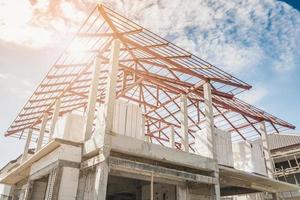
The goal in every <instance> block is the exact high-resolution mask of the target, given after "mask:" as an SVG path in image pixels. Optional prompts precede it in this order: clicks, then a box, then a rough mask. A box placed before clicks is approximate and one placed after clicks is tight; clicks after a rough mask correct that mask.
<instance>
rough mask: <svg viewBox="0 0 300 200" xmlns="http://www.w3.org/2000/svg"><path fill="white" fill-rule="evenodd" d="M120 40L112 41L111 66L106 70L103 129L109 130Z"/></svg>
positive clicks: (113, 108) (112, 113) (113, 104)
mask: <svg viewBox="0 0 300 200" xmlns="http://www.w3.org/2000/svg"><path fill="white" fill-rule="evenodd" d="M120 45H121V43H120V40H118V39H116V40H114V41H113V43H112V48H111V58H110V64H111V67H110V68H109V71H108V79H107V86H106V92H105V102H104V103H105V105H106V106H105V110H104V117H105V129H106V130H109V131H111V130H112V128H113V117H114V110H115V102H116V89H117V88H116V86H117V75H118V68H119V55H120Z"/></svg>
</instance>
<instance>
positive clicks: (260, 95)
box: [239, 84, 268, 105]
mask: <svg viewBox="0 0 300 200" xmlns="http://www.w3.org/2000/svg"><path fill="white" fill-rule="evenodd" d="M267 95H268V89H267V88H266V87H265V86H264V85H261V84H258V85H257V86H256V87H254V88H252V89H251V90H250V91H248V92H244V93H242V94H240V95H239V98H240V99H241V100H243V101H246V102H247V103H249V104H253V105H258V104H259V103H260V102H261V101H262V100H263V99H264V98H265V97H266V96H267Z"/></svg>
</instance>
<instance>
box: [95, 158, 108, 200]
mask: <svg viewBox="0 0 300 200" xmlns="http://www.w3.org/2000/svg"><path fill="white" fill-rule="evenodd" d="M108 171H109V167H108V163H107V160H105V161H103V162H101V163H100V164H98V166H97V167H96V174H95V184H94V185H95V186H94V187H95V188H94V195H93V196H94V198H93V199H95V200H105V199H106V190H107V180H108Z"/></svg>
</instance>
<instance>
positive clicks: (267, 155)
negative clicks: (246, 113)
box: [259, 121, 274, 178]
mask: <svg viewBox="0 0 300 200" xmlns="http://www.w3.org/2000/svg"><path fill="white" fill-rule="evenodd" d="M259 128H260V134H261V141H262V147H263V153H264V156H265V163H266V171H267V175H268V177H269V178H274V176H273V172H274V168H273V164H272V158H271V153H270V148H269V140H268V134H267V129H266V123H265V122H264V121H262V122H261V123H260V127H259Z"/></svg>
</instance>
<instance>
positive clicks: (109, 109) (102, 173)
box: [93, 39, 121, 200]
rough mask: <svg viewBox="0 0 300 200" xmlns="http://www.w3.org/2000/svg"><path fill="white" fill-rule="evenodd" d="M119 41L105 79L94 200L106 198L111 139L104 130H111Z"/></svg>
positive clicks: (116, 41) (114, 48)
mask: <svg viewBox="0 0 300 200" xmlns="http://www.w3.org/2000/svg"><path fill="white" fill-rule="evenodd" d="M120 45H121V44H120V41H119V40H118V39H116V40H114V41H113V43H112V47H111V58H110V65H111V67H110V68H109V72H108V79H107V86H106V92H105V101H104V111H103V113H102V114H103V117H104V127H103V132H100V134H101V137H103V148H102V149H101V150H100V152H99V154H100V155H102V156H103V158H104V159H103V161H102V162H101V163H100V164H98V166H97V167H96V175H95V184H94V187H95V188H94V194H93V199H95V200H105V199H106V189H107V180H108V172H109V167H108V160H107V158H108V157H109V154H110V147H111V141H110V138H109V137H106V136H107V135H106V132H107V131H111V130H112V128H113V118H114V110H115V102H116V86H117V73H118V68H119V54H120Z"/></svg>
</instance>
